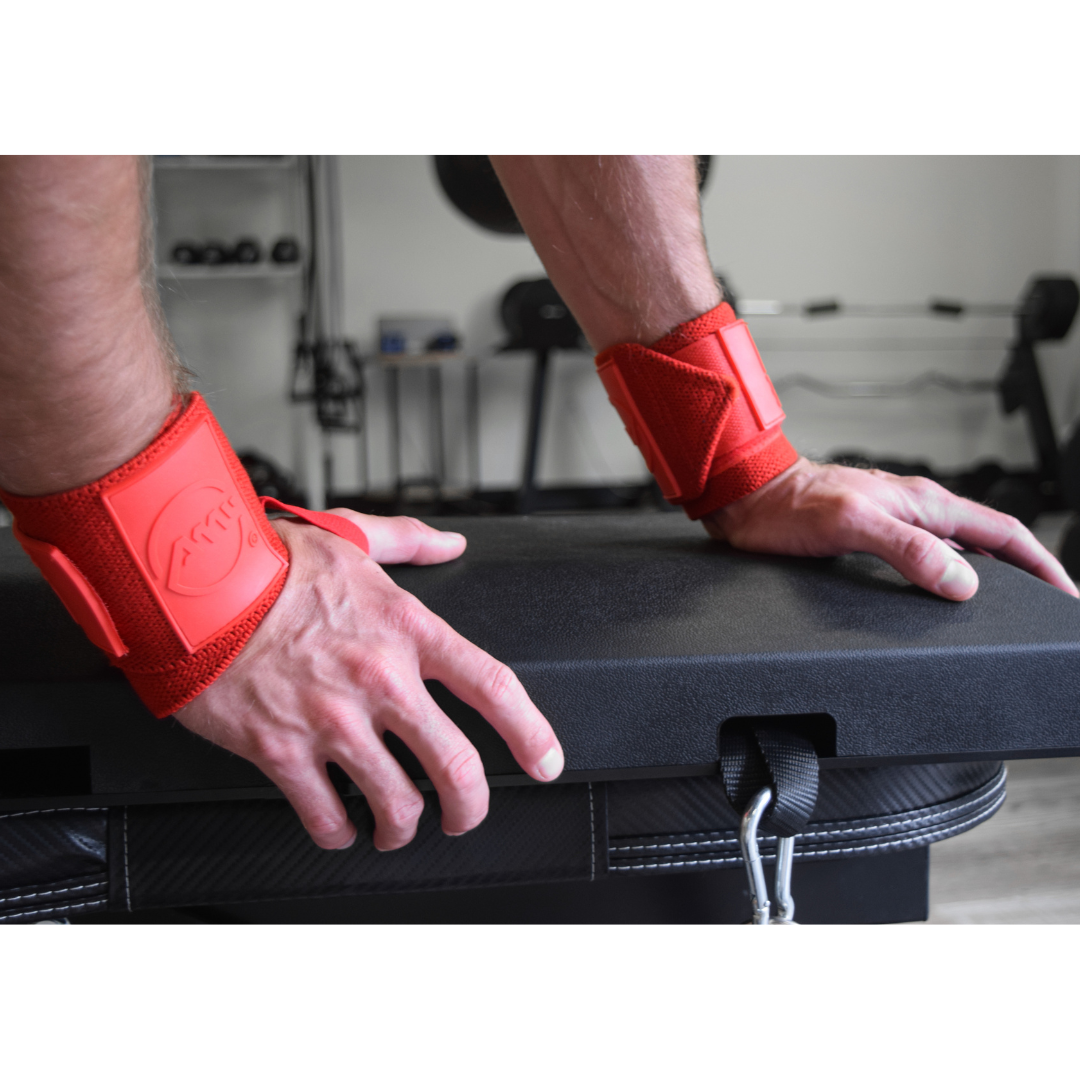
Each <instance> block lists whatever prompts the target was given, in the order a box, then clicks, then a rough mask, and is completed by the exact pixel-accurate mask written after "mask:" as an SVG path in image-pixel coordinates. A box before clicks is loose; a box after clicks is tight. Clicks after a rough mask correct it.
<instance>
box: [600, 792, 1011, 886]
mask: <svg viewBox="0 0 1080 1080" xmlns="http://www.w3.org/2000/svg"><path fill="white" fill-rule="evenodd" d="M1004 801H1005V795H1004V793H1002V795H1001V797H1000V798H999V799H997V800H995V802H994V803H993V805H992V806H989V807H987V808H986V809H985V810H983V811H982V812H981V813H980V814H977V815H976V816H975V817H973V818H969V819H967V820H965V821H961V822H958V823H956V825H955V826H949V827H947V828H944V829H938V830H937V831H936V832H930V833H923V834H922V835H921V836H918V837H910V836H909V837H899V838H897V839H896V840H890V841H886V842H879V843H877V844H859V845H858V846H855V847H846V848H828V849H827V850H825V851H799V850H798V848H796V851H795V858H796V859H820V858H824V857H826V856H830V855H853V854H858V853H860V852H866V851H875V850H877V849H879V848H894V847H901V846H903V845H905V844H910V843H911V842H912V841H913V840H918V841H920V844H919V846H920V847H925V846H926V845H927V844H932V843H934V841H935V840H943V839H946V838H947V837H949V836H955V835H956V834H957V832H959V831H962V830H963V829H965V828H967V829H972V828H974V827H975V826H976V825H978V824H979V823H980V822H982V821H985V820H986V819H987V818H988V817H990V816H991V815H993V814H994V813H995V812H996V811H997V810H998V808H999V807H1000V806H1001V804H1002V803H1003V802H1004ZM768 857H769V856H765V858H768ZM729 863H742V856H741V855H737V856H727V857H724V858H718V859H682V860H680V861H679V862H654V863H637V864H635V865H633V866H612V867H609V868H608V869H609V872H611V871H616V870H666V869H669V868H677V867H681V866H717V865H727V864H729Z"/></svg>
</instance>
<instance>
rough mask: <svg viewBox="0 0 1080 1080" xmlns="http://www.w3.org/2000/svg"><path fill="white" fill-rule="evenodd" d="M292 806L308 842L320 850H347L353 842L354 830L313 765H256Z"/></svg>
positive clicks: (322, 774)
mask: <svg viewBox="0 0 1080 1080" xmlns="http://www.w3.org/2000/svg"><path fill="white" fill-rule="evenodd" d="M256 764H257V765H258V766H259V768H260V769H262V771H263V772H264V773H266V775H267V776H268V777H270V779H271V780H273V781H274V783H275V784H277V786H278V787H279V788H280V789H281V792H282V794H283V795H284V796H285V798H286V799H288V800H289V802H290V803H292V807H293V809H294V810H295V811H296V813H297V815H298V816H299V818H300V821H301V823H302V824H303V826H304V828H305V829H307V831H308V833H309V834H310V835H311V839H312V840H314V841H315V843H316V844H318V845H319V847H321V848H327V849H331V850H336V849H339V848H347V847H349V846H351V845H352V843H353V841H354V840H355V839H356V827H355V826H354V825H353V823H352V822H351V821H350V820H349V815H348V814H347V813H346V812H345V807H344V805H343V804H342V802H341V799H340V798H339V797H338V793H337V792H336V791H335V790H334V785H333V784H331V783H330V777H328V776H327V775H326V769H325V768H320V767H318V766H316V765H315V763H314V762H308V763H304V764H300V763H296V764H292V763H289V764H271V763H269V762H266V761H263V762H256Z"/></svg>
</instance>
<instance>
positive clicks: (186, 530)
mask: <svg viewBox="0 0 1080 1080" xmlns="http://www.w3.org/2000/svg"><path fill="white" fill-rule="evenodd" d="M0 497H2V498H3V501H4V503H5V504H6V505H7V507H8V509H9V510H10V511H11V513H12V514H13V516H14V518H15V536H16V538H17V539H18V540H19V542H20V543H21V544H22V545H23V547H24V548H25V550H26V551H27V553H28V554H29V555H30V557H31V558H32V559H33V561H34V563H35V564H36V565H37V566H38V568H39V569H40V570H41V572H42V574H43V575H44V576H45V578H46V580H48V582H49V584H50V585H52V586H53V588H54V590H55V591H56V592H57V594H58V595H59V596H60V598H61V600H62V601H63V602H64V604H65V606H66V607H67V609H68V611H69V612H70V613H71V614H72V616H73V617H74V618H75V619H76V621H77V622H78V623H79V624H80V625H81V626H82V627H83V629H84V630H85V631H86V632H87V635H88V636H89V637H90V639H91V640H92V641H93V642H94V643H95V644H96V645H98V646H99V647H101V648H102V649H104V650H105V652H106V653H107V654H108V655H109V657H110V660H111V662H112V663H114V664H115V665H116V666H117V667H120V668H121V669H122V670H123V671H124V673H125V674H126V675H127V677H128V679H129V680H130V682H131V684H132V686H133V687H134V688H135V690H136V692H137V693H138V694H139V696H140V697H141V698H142V700H143V702H144V703H145V704H146V705H147V707H148V708H149V709H150V710H151V711H152V712H153V713H154V714H155V715H156V716H159V717H161V716H167V715H169V713H171V712H174V711H175V710H176V709H178V708H180V707H181V706H182V705H184V704H186V703H187V702H188V701H190V700H191V699H192V698H193V697H195V696H196V695H197V694H198V693H200V692H201V691H202V690H204V689H205V688H206V687H207V686H209V685H210V683H212V682H213V681H214V679H216V678H217V676H218V675H220V674H221V672H222V671H224V670H225V668H226V667H227V666H228V665H229V663H231V661H232V660H233V659H234V658H235V657H236V655H237V654H238V653H239V652H240V650H241V649H242V648H243V646H244V644H245V643H246V642H247V640H248V639H249V638H250V637H251V635H252V633H254V631H255V629H256V627H257V626H258V625H259V623H260V622H261V620H262V619H263V617H264V616H265V615H266V613H267V612H268V611H269V609H270V607H271V606H272V605H273V603H274V601H275V600H276V599H277V597H278V595H279V594H280V592H281V590H282V588H283V587H284V584H285V578H286V574H287V571H288V565H289V556H288V550H287V549H286V547H285V545H284V544H283V543H282V542H281V540H280V538H279V537H278V535H277V533H276V532H275V531H274V529H273V527H272V526H271V525H270V522H269V521H268V520H267V517H266V514H265V512H264V511H263V508H262V506H261V505H260V503H259V499H258V497H257V496H256V494H255V491H254V489H253V488H252V486H251V482H250V481H249V480H248V477H247V474H246V473H245V472H244V468H243V466H242V465H241V464H240V461H239V460H238V459H237V457H236V455H235V454H234V453H233V451H232V448H231V447H230V446H229V443H228V440H227V439H226V437H225V434H224V433H223V432H222V430H221V428H220V427H219V426H218V424H217V421H216V420H215V419H214V416H213V414H212V413H211V412H210V410H209V408H208V407H207V405H206V402H205V401H204V400H203V399H202V397H200V395H198V394H192V395H191V400H190V401H189V403H188V405H187V407H186V408H184V409H183V411H182V412H181V413H180V414H179V415H178V416H177V417H176V418H175V419H173V420H172V421H171V422H169V423H167V424H166V426H165V427H164V428H163V429H162V430H161V432H159V434H158V435H157V437H156V438H155V439H154V441H153V442H152V443H151V444H150V445H149V446H148V447H147V448H146V449H145V450H143V451H142V453H140V454H138V455H136V456H135V457H134V458H132V459H131V460H130V461H128V462H126V463H125V464H124V465H121V466H120V467H119V468H117V469H114V470H113V471H112V472H110V473H108V474H107V475H106V476H104V477H102V478H101V479H100V480H97V481H95V482H94V483H92V484H87V485H85V486H84V487H80V488H76V489H73V490H71V491H65V492H61V493H59V494H56V495H46V496H40V497H27V496H19V495H11V494H7V493H3V492H0ZM358 531H359V530H358Z"/></svg>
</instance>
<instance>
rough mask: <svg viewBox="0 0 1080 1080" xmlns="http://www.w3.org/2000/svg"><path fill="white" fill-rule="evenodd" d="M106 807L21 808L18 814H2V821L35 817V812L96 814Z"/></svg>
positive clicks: (0, 815)
mask: <svg viewBox="0 0 1080 1080" xmlns="http://www.w3.org/2000/svg"><path fill="white" fill-rule="evenodd" d="M104 809H105V807H104V806H67V807H61V808H60V809H56V810H20V811H19V812H18V813H17V814H0V821H6V820H8V819H9V818H17V817H33V816H34V815H35V814H72V813H75V814H89V813H95V814H96V813H98V812H100V811H102V810H104Z"/></svg>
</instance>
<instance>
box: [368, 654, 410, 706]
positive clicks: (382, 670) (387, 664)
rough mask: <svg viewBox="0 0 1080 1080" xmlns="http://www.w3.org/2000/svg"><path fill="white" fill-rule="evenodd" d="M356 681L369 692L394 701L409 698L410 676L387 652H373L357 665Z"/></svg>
mask: <svg viewBox="0 0 1080 1080" xmlns="http://www.w3.org/2000/svg"><path fill="white" fill-rule="evenodd" d="M356 680H357V682H358V683H359V684H360V686H362V687H363V688H364V689H365V690H367V691H368V692H374V693H375V694H378V695H380V696H382V697H386V698H389V699H390V700H392V701H401V700H404V699H405V698H406V697H408V691H407V686H408V682H409V680H408V676H407V674H406V672H405V671H403V670H402V665H401V663H400V662H399V661H398V659H397V658H395V657H393V656H390V655H388V654H387V653H385V652H381V651H380V652H373V653H369V654H368V655H367V656H364V657H361V658H360V660H359V661H358V663H357V668H356Z"/></svg>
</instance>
